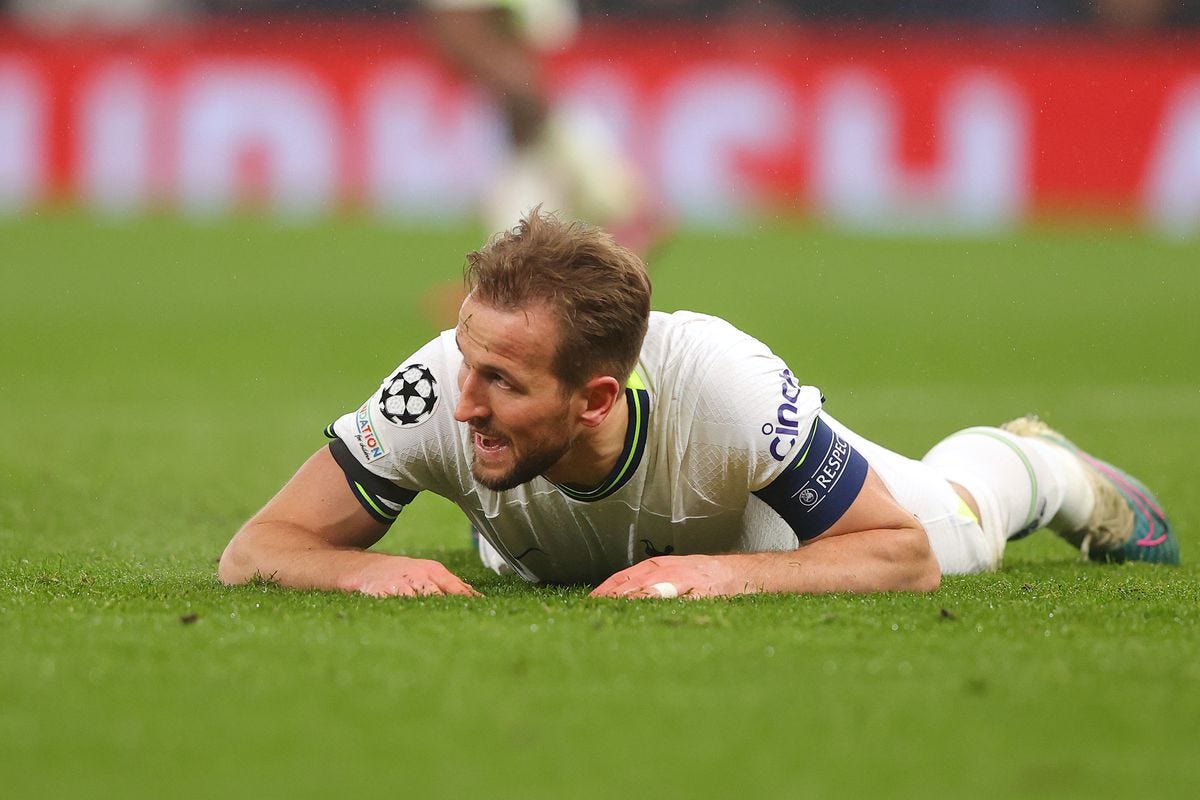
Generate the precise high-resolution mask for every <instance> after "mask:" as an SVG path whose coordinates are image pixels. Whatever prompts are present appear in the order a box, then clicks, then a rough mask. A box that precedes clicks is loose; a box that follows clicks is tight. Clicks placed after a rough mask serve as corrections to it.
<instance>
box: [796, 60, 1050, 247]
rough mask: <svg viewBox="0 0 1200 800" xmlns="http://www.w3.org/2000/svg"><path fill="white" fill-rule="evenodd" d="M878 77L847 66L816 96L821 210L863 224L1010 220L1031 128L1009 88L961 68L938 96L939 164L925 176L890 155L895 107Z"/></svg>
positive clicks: (1018, 199) (1021, 196)
mask: <svg viewBox="0 0 1200 800" xmlns="http://www.w3.org/2000/svg"><path fill="white" fill-rule="evenodd" d="M879 84H880V80H879V79H876V78H875V77H873V76H870V75H868V74H866V73H863V72H860V71H853V72H846V73H842V74H841V75H839V76H837V77H836V78H834V79H833V80H831V81H830V83H829V84H828V85H827V86H826V88H825V90H824V91H823V92H822V95H821V98H820V100H819V101H818V108H817V113H816V115H815V117H816V124H817V127H818V132H817V145H816V148H815V153H814V165H813V175H814V186H813V191H814V194H815V197H816V200H817V205H818V207H819V208H820V209H821V210H822V211H824V212H825V213H827V214H829V215H831V216H833V217H834V218H836V219H839V220H841V221H843V222H847V223H850V224H853V225H857V226H861V227H865V228H876V229H878V228H891V227H898V226H911V225H914V224H915V225H918V226H936V227H967V228H979V227H989V226H994V225H998V224H1004V223H1009V222H1012V221H1014V219H1015V218H1016V217H1017V215H1019V214H1020V213H1021V212H1022V211H1023V210H1024V208H1025V205H1026V202H1027V195H1028V191H1029V189H1028V180H1027V175H1028V174H1029V170H1030V167H1029V155H1028V148H1027V146H1026V142H1027V140H1028V137H1029V125H1028V122H1027V120H1026V115H1025V114H1024V113H1023V110H1024V109H1023V105H1022V103H1021V101H1020V100H1019V95H1018V93H1017V91H1016V89H1015V88H1010V87H1008V86H1007V85H1005V84H1004V83H1003V82H1001V81H1000V80H999V79H998V78H995V77H990V76H983V75H967V76H964V77H962V78H960V79H959V80H958V81H956V82H955V83H954V84H952V86H951V88H950V89H949V90H948V91H947V92H946V94H945V95H944V97H943V101H942V102H943V105H942V108H941V114H940V119H939V126H940V130H939V131H938V133H939V134H941V138H943V140H944V141H945V147H944V150H943V157H942V160H941V163H940V164H938V165H936V166H935V167H934V168H933V169H932V170H929V171H926V172H925V173H924V174H922V173H916V172H913V171H911V170H905V169H904V168H902V166H901V165H900V164H899V163H898V159H897V156H896V150H897V145H898V143H899V140H900V138H899V137H900V133H899V130H900V125H899V122H898V121H897V115H898V111H897V109H896V108H895V105H894V103H893V102H892V101H891V100H890V99H889V98H888V96H887V94H886V92H885V91H884V90H883V89H882V88H880V87H879Z"/></svg>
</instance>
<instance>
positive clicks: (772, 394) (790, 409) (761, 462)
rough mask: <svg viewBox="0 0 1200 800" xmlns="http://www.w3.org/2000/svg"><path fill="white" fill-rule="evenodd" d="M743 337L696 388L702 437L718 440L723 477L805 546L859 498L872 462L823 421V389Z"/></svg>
mask: <svg viewBox="0 0 1200 800" xmlns="http://www.w3.org/2000/svg"><path fill="white" fill-rule="evenodd" d="M743 337H744V338H740V339H738V340H735V341H734V342H733V344H732V345H731V346H729V347H726V348H723V349H722V350H720V351H719V352H717V353H714V354H713V355H712V356H711V358H710V360H709V363H708V366H707V368H706V371H705V372H704V377H703V379H701V380H699V381H698V382H697V383H698V387H699V390H700V391H699V393H700V397H699V398H698V401H697V405H696V423H695V425H696V427H698V428H702V429H704V432H703V433H701V435H700V436H699V439H700V440H701V441H708V442H713V441H718V442H720V444H721V446H722V449H723V450H724V451H725V454H726V455H725V458H726V462H727V463H726V466H724V467H723V469H724V475H723V479H724V480H726V481H730V482H737V483H738V484H739V485H740V486H741V487H742V488H741V491H743V492H745V491H746V490H749V491H750V492H751V493H753V494H754V495H755V496H757V497H758V498H759V499H761V500H762V501H763V502H765V503H766V504H767V505H769V506H770V507H771V508H772V509H774V511H775V512H776V513H777V514H779V516H780V517H782V518H783V519H784V521H786V522H787V524H788V525H789V527H791V529H792V531H793V533H795V535H796V539H797V541H798V542H799V543H801V544H803V543H804V542H807V541H809V540H811V539H813V538H815V537H817V536H819V535H820V534H822V533H824V532H825V531H826V530H828V529H829V527H830V526H831V525H833V523H835V522H837V520H838V519H840V518H841V516H842V515H843V514H844V513H845V512H846V510H847V509H848V508H849V507H850V505H851V504H852V503H853V502H854V500H855V498H857V497H858V494H859V492H860V491H861V489H862V486H863V483H864V481H865V479H866V475H867V461H866V459H865V458H864V457H863V455H862V454H860V453H859V452H857V451H856V450H855V449H854V448H853V447H851V445H850V443H849V442H847V441H846V440H845V439H844V438H843V437H841V436H839V435H838V434H837V432H836V431H834V430H833V428H831V427H830V425H829V424H828V423H827V422H826V421H825V420H824V418H823V414H822V412H821V408H822V405H823V404H824V402H825V398H824V396H822V394H821V391H820V390H819V389H817V388H816V387H815V386H808V385H804V384H802V383H801V382H800V381H799V380H797V378H796V376H795V375H794V374H793V373H792V371H791V370H790V369H789V368H788V366H787V364H786V363H784V361H783V360H782V359H781V358H779V357H778V356H777V355H775V354H774V353H772V352H771V350H770V349H769V348H767V347H766V345H764V344H762V343H761V342H759V341H757V340H756V339H753V338H752V337H749V336H745V335H744V334H743ZM730 488H731V489H736V488H737V487H734V486H731V487H730ZM742 496H743V497H744V496H745V495H744V494H743V495H742Z"/></svg>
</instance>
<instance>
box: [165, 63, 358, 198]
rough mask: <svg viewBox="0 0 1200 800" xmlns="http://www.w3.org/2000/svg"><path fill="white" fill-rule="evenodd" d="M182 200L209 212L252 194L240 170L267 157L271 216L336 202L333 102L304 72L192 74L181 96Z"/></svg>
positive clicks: (216, 70) (213, 70)
mask: <svg viewBox="0 0 1200 800" xmlns="http://www.w3.org/2000/svg"><path fill="white" fill-rule="evenodd" d="M179 105H180V111H179V120H178V122H179V135H178V143H179V149H178V159H179V192H180V199H181V200H182V202H183V204H184V205H185V207H187V208H188V209H189V210H192V211H197V212H204V213H212V212H219V211H225V210H228V209H229V208H230V207H231V206H234V205H236V203H237V202H238V200H239V199H241V198H242V197H243V196H244V195H245V194H246V193H247V191H248V190H249V189H251V188H252V187H249V186H246V185H245V183H246V176H245V175H244V174H242V170H241V169H240V167H241V166H242V165H243V163H244V160H245V158H246V156H247V155H249V154H254V153H256V152H257V153H260V154H261V155H262V156H263V157H264V162H265V163H264V167H265V172H266V174H265V175H264V176H263V177H264V178H265V181H266V184H267V185H266V186H264V187H262V188H264V189H265V190H266V192H267V193H268V196H269V200H270V202H271V206H272V208H273V209H275V210H277V211H280V212H282V213H285V214H291V215H307V214H312V213H316V212H318V211H323V210H327V209H328V208H329V207H330V206H332V205H333V203H334V201H335V200H336V199H337V198H336V188H337V181H338V173H339V162H338V158H339V155H340V154H341V142H340V139H339V133H340V131H341V127H342V126H341V125H340V122H339V120H338V118H337V115H336V113H335V109H334V107H333V103H332V100H331V98H330V97H329V95H328V93H327V92H326V91H325V89H324V88H323V87H322V86H321V85H320V83H319V82H318V81H316V80H315V79H313V77H312V76H310V75H309V74H307V73H306V72H304V71H302V70H298V69H291V68H287V67H283V66H272V65H257V64H242V63H238V64H228V63H226V64H220V65H209V66H204V67H201V68H199V69H197V70H196V72H195V73H193V75H192V77H191V79H190V80H189V81H188V82H187V83H186V84H185V86H184V88H183V91H182V93H181V96H180V101H179Z"/></svg>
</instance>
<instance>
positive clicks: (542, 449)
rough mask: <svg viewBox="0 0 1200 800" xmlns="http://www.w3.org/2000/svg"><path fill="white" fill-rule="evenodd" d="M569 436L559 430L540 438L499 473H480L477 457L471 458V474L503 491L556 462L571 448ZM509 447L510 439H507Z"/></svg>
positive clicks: (485, 484)
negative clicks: (558, 432) (552, 436)
mask: <svg viewBox="0 0 1200 800" xmlns="http://www.w3.org/2000/svg"><path fill="white" fill-rule="evenodd" d="M572 444H573V442H572V441H571V437H570V436H569V435H567V433H566V432H565V431H564V432H560V434H559V435H558V436H555V437H554V438H546V439H541V440H539V441H537V442H536V443H534V444H533V445H532V446H531V447H530V448H529V450H528V451H527V452H524V453H522V454H521V455H520V456H518V457H516V459H515V460H514V462H513V465H512V467H511V468H510V469H509V470H508V471H507V472H505V473H502V474H500V475H484V474H481V473H480V470H479V463H478V459H477V457H474V456H473V457H472V459H471V475H472V476H474V478H475V480H476V481H478V482H479V483H481V484H483V485H484V486H486V487H487V488H489V489H491V490H492V491H493V492H504V491H507V490H509V489H515V488H516V487H518V486H520V485H521V484H524V483H529V482H530V481H531V480H533V479H534V478H536V477H538V476H539V475H542V474H544V473H545V472H546V471H547V470H549V469H550V468H551V467H553V466H554V465H555V464H557V463H558V462H559V461H560V460H561V459H562V457H563V456H565V455H566V454H567V452H568V451H569V450H570V449H571V445H572ZM509 448H512V441H511V440H509Z"/></svg>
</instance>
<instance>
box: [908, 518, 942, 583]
mask: <svg viewBox="0 0 1200 800" xmlns="http://www.w3.org/2000/svg"><path fill="white" fill-rule="evenodd" d="M903 546H904V550H905V555H904V562H905V564H906V565H907V566H908V573H909V574H908V587H907V588H908V589H909V590H910V591H913V592H932V591H934V590H936V589H937V588H938V587H939V586H941V585H942V568H941V565H939V564H938V560H937V555H936V554H935V553H934V552H933V548H932V547H931V546H930V544H929V536H928V535H926V533H925V531H924V529H922V528H920V527H919V526H918V527H917V528H915V529H908V530H906V531H905V541H904V545H903Z"/></svg>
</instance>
